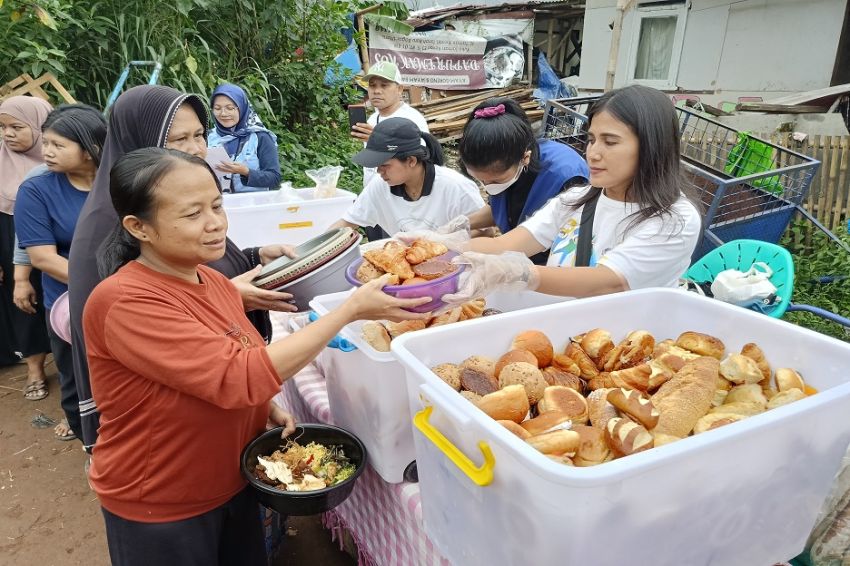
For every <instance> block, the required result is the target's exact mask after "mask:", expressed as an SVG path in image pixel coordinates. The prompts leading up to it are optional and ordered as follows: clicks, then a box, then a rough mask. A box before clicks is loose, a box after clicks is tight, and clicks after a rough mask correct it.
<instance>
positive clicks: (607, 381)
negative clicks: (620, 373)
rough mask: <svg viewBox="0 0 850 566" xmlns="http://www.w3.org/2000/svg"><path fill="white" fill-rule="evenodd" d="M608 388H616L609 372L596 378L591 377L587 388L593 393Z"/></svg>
mask: <svg viewBox="0 0 850 566" xmlns="http://www.w3.org/2000/svg"><path fill="white" fill-rule="evenodd" d="M606 387H614V380H613V379H611V374H610V373H608V372H607V371H605V372H602V373H600V374H599V375H597V376H596V377H591V378H590V379H588V380H587V388H588V389H590V390H591V391H596V390H597V389H604V388H606Z"/></svg>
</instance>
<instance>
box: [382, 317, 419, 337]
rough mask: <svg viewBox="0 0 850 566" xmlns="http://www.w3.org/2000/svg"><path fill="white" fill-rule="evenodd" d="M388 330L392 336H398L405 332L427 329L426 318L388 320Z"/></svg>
mask: <svg viewBox="0 0 850 566" xmlns="http://www.w3.org/2000/svg"><path fill="white" fill-rule="evenodd" d="M384 326H386V328H387V332H389V333H390V338H398V337H399V336H401V335H402V334H404V333H405V332H415V331H417V330H424V329H425V321H424V320H403V321H401V322H386V323H385V324H384Z"/></svg>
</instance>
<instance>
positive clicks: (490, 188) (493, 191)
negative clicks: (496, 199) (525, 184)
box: [482, 166, 525, 196]
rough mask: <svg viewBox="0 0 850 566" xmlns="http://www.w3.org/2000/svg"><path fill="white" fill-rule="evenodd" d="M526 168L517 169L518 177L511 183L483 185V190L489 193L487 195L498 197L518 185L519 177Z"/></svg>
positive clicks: (515, 176)
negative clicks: (512, 186) (515, 184)
mask: <svg viewBox="0 0 850 566" xmlns="http://www.w3.org/2000/svg"><path fill="white" fill-rule="evenodd" d="M524 169H525V166H520V167H517V168H516V175H514V178H513V179H511V180H510V181H507V182H505V183H491V184H489V185H482V188H483V189H484V190H485V191H487V194H488V195H490V196H495V195H498V194H499V193H503V192H505V191H506V190H507V189H508V187H510V186H511V185H513V184H514V183H516V180H517V179H519V176H520V175H522V172H523V170H524Z"/></svg>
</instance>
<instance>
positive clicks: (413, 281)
mask: <svg viewBox="0 0 850 566" xmlns="http://www.w3.org/2000/svg"><path fill="white" fill-rule="evenodd" d="M427 282H428V280H427V279H423V278H422V277H411V278H410V279H405V280H404V281H402V283H401V284H402V285H422V284H423V283H427Z"/></svg>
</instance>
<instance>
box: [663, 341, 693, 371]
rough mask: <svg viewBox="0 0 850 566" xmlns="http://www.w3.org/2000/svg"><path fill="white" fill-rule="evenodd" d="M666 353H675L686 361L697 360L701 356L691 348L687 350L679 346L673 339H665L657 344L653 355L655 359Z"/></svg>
mask: <svg viewBox="0 0 850 566" xmlns="http://www.w3.org/2000/svg"><path fill="white" fill-rule="evenodd" d="M664 354H673V355H674V356H677V357H679V358H681V359H682V360H684V361H686V362H689V361H691V360H695V359H697V358H698V357H700V355H699V354H694V353H693V352H691V351H689V350H685V349H684V348H680V347H678V346H677V345H676V343H675V342H673V340H663V341H661V342H659V343H658V344H656V346H655V349H654V350H653V351H652V357H653V358H655V359H657V358H660V357H661V356H663V355H664ZM676 371H678V370H676Z"/></svg>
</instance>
